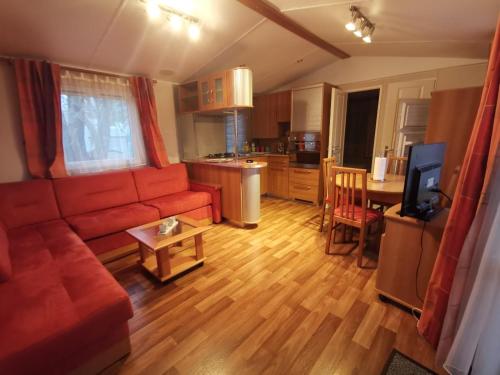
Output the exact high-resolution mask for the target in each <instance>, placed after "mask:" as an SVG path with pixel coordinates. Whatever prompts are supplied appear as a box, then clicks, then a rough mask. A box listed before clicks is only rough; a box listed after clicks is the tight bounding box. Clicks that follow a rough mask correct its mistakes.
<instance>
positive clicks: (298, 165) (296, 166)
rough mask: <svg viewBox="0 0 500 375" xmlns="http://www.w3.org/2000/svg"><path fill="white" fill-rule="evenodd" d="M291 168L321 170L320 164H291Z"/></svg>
mask: <svg viewBox="0 0 500 375" xmlns="http://www.w3.org/2000/svg"><path fill="white" fill-rule="evenodd" d="M289 166H290V168H304V169H319V164H306V163H296V162H290V165H289Z"/></svg>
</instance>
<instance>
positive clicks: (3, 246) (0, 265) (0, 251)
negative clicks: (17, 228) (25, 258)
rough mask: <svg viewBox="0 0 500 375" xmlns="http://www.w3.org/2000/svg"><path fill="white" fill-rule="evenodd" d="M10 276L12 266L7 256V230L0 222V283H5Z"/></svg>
mask: <svg viewBox="0 0 500 375" xmlns="http://www.w3.org/2000/svg"><path fill="white" fill-rule="evenodd" d="M11 274H12V266H11V263H10V255H9V239H8V238H7V229H6V228H5V226H4V225H3V224H2V222H0V283H1V282H2V281H7V280H8V279H9V277H10V276H11Z"/></svg>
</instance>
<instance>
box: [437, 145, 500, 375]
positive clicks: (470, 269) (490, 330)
mask: <svg viewBox="0 0 500 375" xmlns="http://www.w3.org/2000/svg"><path fill="white" fill-rule="evenodd" d="M487 194H488V195H487V197H486V198H485V201H484V204H483V205H481V206H480V207H479V210H478V213H477V215H476V217H475V219H474V222H473V224H472V227H471V229H470V231H469V233H468V235H467V239H466V241H465V243H464V247H463V249H462V253H461V255H460V259H459V262H458V267H457V271H456V274H455V279H454V282H453V286H452V290H451V294H450V301H449V303H448V311H447V315H446V318H445V321H444V326H443V332H446V331H448V332H449V334H445V335H442V336H441V341H440V343H439V347H438V357H441V358H443V357H444V356H447V357H446V360H445V362H444V367H445V369H446V370H447V371H448V372H449V373H450V374H453V375H467V374H469V370H470V373H471V374H473V375H474V374H478V375H479V374H480V375H498V374H500V354H499V353H500V350H499V342H500V210H499V205H500V204H499V202H500V153H497V157H496V160H495V170H494V172H493V174H492V180H491V182H490V188H489V191H488V193H487ZM471 257H472V258H471ZM468 260H470V262H469V261H468ZM469 263H470V265H469ZM460 296H461V298H460ZM449 314H450V315H449ZM453 315H457V316H458V321H457V327H456V334H455V335H453V332H452V331H453V327H451V326H450V324H451V322H453V321H454V319H453ZM443 336H444V337H443Z"/></svg>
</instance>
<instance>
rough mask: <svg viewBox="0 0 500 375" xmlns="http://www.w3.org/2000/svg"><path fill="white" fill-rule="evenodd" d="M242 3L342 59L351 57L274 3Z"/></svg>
mask: <svg viewBox="0 0 500 375" xmlns="http://www.w3.org/2000/svg"><path fill="white" fill-rule="evenodd" d="M238 1H239V2H240V3H241V4H243V5H245V6H246V7H247V8H250V9H252V10H253V11H255V12H257V13H259V14H261V15H263V16H264V17H266V18H267V19H268V20H270V21H273V22H274V23H276V24H278V25H280V26H281V27H284V28H285V29H287V30H288V31H290V32H292V33H294V34H295V35H297V36H299V37H301V38H303V39H305V40H307V41H308V42H310V43H312V44H314V45H316V46H318V47H319V48H321V49H323V50H325V51H327V52H329V53H331V54H332V55H335V56H337V57H339V58H341V59H347V58H348V57H351V56H350V55H349V54H347V53H346V52H344V51H342V50H341V49H339V48H337V47H335V46H334V45H333V44H330V43H328V42H327V41H326V40H324V39H322V38H320V37H319V36H317V35H316V34H314V33H312V32H311V31H309V30H307V29H306V28H305V27H303V26H302V25H300V24H298V23H297V22H295V21H294V20H293V19H291V18H290V17H288V16H287V15H285V14H284V13H282V12H281V11H280V10H279V9H277V8H275V7H274V5H272V4H271V3H269V2H268V1H266V0H238Z"/></svg>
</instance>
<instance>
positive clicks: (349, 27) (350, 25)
mask: <svg viewBox="0 0 500 375" xmlns="http://www.w3.org/2000/svg"><path fill="white" fill-rule="evenodd" d="M345 28H346V29H347V30H349V31H354V30H356V24H355V23H354V22H352V21H351V22H349V23H346V24H345Z"/></svg>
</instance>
